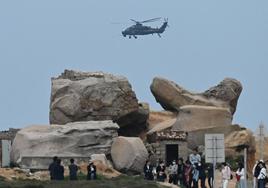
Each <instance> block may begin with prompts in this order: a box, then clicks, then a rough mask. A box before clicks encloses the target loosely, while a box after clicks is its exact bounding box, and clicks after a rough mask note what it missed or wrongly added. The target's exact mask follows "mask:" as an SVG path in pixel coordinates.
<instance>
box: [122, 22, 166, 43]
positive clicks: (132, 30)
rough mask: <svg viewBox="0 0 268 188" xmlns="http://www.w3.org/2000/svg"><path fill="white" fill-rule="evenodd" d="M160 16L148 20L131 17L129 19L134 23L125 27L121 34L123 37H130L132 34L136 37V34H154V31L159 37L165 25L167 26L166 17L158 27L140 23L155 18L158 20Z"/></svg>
mask: <svg viewBox="0 0 268 188" xmlns="http://www.w3.org/2000/svg"><path fill="white" fill-rule="evenodd" d="M160 19H161V18H153V19H149V20H145V21H141V22H140V21H136V20H133V19H130V20H131V21H133V22H135V23H136V24H135V25H133V26H131V27H128V28H127V29H125V30H124V31H122V35H123V36H124V37H126V36H128V37H129V38H131V37H132V36H133V37H134V38H135V39H136V38H137V35H149V34H152V35H153V34H154V33H156V34H157V35H158V36H159V37H161V35H160V34H161V33H163V32H164V31H165V29H166V27H167V26H168V19H164V23H163V25H162V26H161V27H160V28H152V27H149V26H144V25H142V24H143V23H148V22H154V21H157V20H160Z"/></svg>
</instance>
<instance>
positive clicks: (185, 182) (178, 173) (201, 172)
mask: <svg viewBox="0 0 268 188" xmlns="http://www.w3.org/2000/svg"><path fill="white" fill-rule="evenodd" d="M144 175H145V179H147V180H157V181H161V182H164V181H168V182H169V183H172V184H175V185H180V186H181V187H186V188H192V187H193V188H198V185H199V182H200V185H201V188H205V187H206V186H205V182H206V180H207V181H208V185H209V187H210V188H212V181H213V167H212V165H211V164H209V165H205V163H204V162H203V161H201V156H200V155H199V154H198V151H197V149H195V150H194V152H193V153H192V154H191V155H190V156H189V158H188V159H187V160H186V161H185V162H184V160H183V158H179V159H178V160H173V161H172V163H171V164H170V165H169V166H168V167H166V166H165V163H164V162H163V161H162V160H159V162H158V165H157V166H156V167H154V166H152V165H151V163H150V161H147V162H146V164H145V166H144Z"/></svg>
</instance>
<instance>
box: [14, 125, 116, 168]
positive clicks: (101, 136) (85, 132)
mask: <svg viewBox="0 0 268 188" xmlns="http://www.w3.org/2000/svg"><path fill="white" fill-rule="evenodd" d="M118 128H119V126H118V125H117V124H116V123H113V122H112V121H88V122H75V123H68V124H66V125H65V126H61V125H47V126H30V127H26V128H23V129H21V130H20V131H19V132H18V133H17V135H16V137H15V139H14V142H13V145H12V150H11V160H12V161H13V162H15V163H20V162H21V160H22V158H23V157H28V158H29V157H31V158H34V157H43V158H45V157H48V159H49V158H51V157H52V156H55V155H57V156H59V157H62V158H64V157H74V158H75V157H84V158H85V157H90V155H92V154H99V153H104V154H110V151H111V145H112V140H113V138H115V137H117V136H118V133H117V130H118ZM40 160H41V159H40ZM49 161H50V159H49ZM40 163H41V162H40Z"/></svg>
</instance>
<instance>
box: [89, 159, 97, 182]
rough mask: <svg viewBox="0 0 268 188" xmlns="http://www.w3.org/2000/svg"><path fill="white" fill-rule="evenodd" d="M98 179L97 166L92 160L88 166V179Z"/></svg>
mask: <svg viewBox="0 0 268 188" xmlns="http://www.w3.org/2000/svg"><path fill="white" fill-rule="evenodd" d="M95 179H97V168H96V166H95V165H94V163H93V162H92V161H91V160H90V161H89V164H88V166H87V180H95Z"/></svg>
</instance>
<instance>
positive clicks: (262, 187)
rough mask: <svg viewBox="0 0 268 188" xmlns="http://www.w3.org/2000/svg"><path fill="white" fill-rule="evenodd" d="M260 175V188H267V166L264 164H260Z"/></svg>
mask: <svg viewBox="0 0 268 188" xmlns="http://www.w3.org/2000/svg"><path fill="white" fill-rule="evenodd" d="M259 168H260V169H261V170H260V173H259V175H258V177H257V179H258V188H265V178H266V176H267V174H266V166H265V163H264V162H262V161H261V162H260V163H259Z"/></svg>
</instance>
